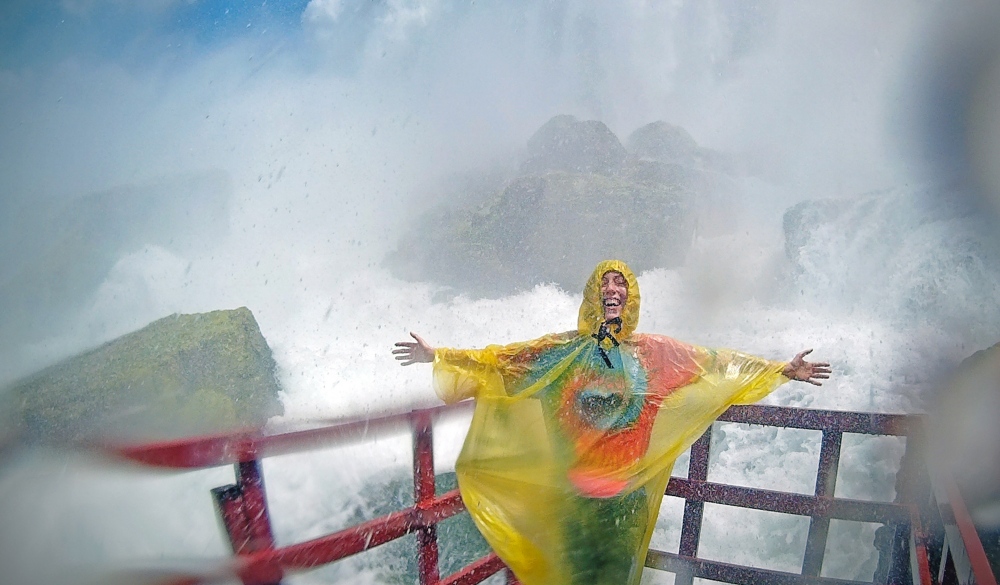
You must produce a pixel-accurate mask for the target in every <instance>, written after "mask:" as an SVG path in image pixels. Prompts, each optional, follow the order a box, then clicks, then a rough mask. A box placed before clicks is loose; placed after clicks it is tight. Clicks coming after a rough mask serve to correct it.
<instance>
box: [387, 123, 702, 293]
mask: <svg viewBox="0 0 1000 585" xmlns="http://www.w3.org/2000/svg"><path fill="white" fill-rule="evenodd" d="M703 177H704V172H703V171H701V170H698V169H693V168H690V167H685V166H683V165H681V164H678V163H676V162H669V161H662V160H654V159H648V158H638V157H635V156H631V155H629V154H628V152H627V151H626V150H625V149H624V147H622V146H621V143H620V142H619V141H618V138H617V137H616V136H615V135H614V134H613V133H612V132H611V131H610V130H609V129H608V128H607V126H605V125H604V124H603V123H601V122H598V121H587V122H581V121H578V120H576V119H575V118H573V117H572V116H556V117H555V118H553V119H552V120H550V121H549V122H547V123H546V124H545V125H544V126H542V127H541V128H540V129H539V130H538V131H537V132H536V133H535V135H534V136H532V138H531V140H529V142H528V154H527V158H526V160H525V162H524V163H523V164H522V165H521V169H520V172H519V173H518V174H516V175H515V176H512V177H509V178H507V179H506V181H504V182H503V184H502V186H501V187H499V188H498V189H496V190H495V191H493V192H490V193H487V194H485V195H484V196H482V197H480V198H478V199H476V198H460V197H456V198H455V199H459V200H462V203H461V204H458V205H454V204H453V205H451V206H448V205H442V206H438V207H435V208H432V209H430V210H429V211H428V212H427V213H425V214H424V216H423V217H421V218H420V219H418V220H417V221H416V222H415V223H414V225H413V226H412V227H411V229H410V231H409V233H406V234H404V236H403V237H402V238H401V240H400V241H401V245H400V247H399V248H398V249H397V250H396V251H394V252H393V253H391V254H390V255H389V256H388V257H387V258H386V264H387V266H388V267H389V268H390V269H391V270H392V271H393V272H394V273H395V274H396V275H397V276H399V277H401V278H405V279H409V280H423V281H433V282H437V283H441V284H445V285H449V286H451V287H454V288H455V289H457V290H458V291H460V292H463V293H469V294H473V295H487V296H489V295H498V294H507V293H510V292H514V291H517V290H524V289H527V288H530V287H532V286H534V285H536V284H539V283H554V284H557V285H559V286H561V287H563V288H564V289H566V290H571V291H578V290H580V289H581V288H582V286H583V284H584V281H585V280H586V278H587V277H588V276H589V274H590V271H591V270H592V269H593V267H594V265H595V264H596V263H597V262H599V261H601V260H605V259H608V258H619V259H622V260H625V261H626V262H629V263H630V265H631V266H632V267H633V268H634V269H635V270H637V271H643V270H648V269H652V268H658V267H671V266H676V265H679V264H681V263H682V262H683V260H684V257H685V255H686V253H687V250H688V249H689V247H690V242H691V238H692V236H693V233H694V227H695V223H696V219H695V216H694V213H693V211H692V206H691V205H690V203H691V202H692V201H695V200H698V199H699V197H700V196H702V195H703V193H700V192H699V189H701V188H702V187H703V186H704V185H705V184H706V183H705V181H704V178H703Z"/></svg>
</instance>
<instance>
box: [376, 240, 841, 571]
mask: <svg viewBox="0 0 1000 585" xmlns="http://www.w3.org/2000/svg"><path fill="white" fill-rule="evenodd" d="M638 320H639V287H638V283H637V281H636V278H635V275H634V274H633V273H632V271H631V270H629V268H628V266H626V265H625V263H624V262H620V261H617V260H609V261H605V262H602V263H600V264H599V265H598V266H597V268H596V269H595V270H594V273H593V274H592V275H591V277H590V279H589V280H588V282H587V285H586V287H585V290H584V294H583V304H582V305H581V307H580V314H579V319H578V322H577V329H576V330H575V331H569V332H566V333H560V334H553V335H546V336H544V337H542V338H539V339H536V340H534V341H528V342H524V343H515V344H511V345H506V346H497V345H491V346H489V347H486V348H485V349H481V350H461V349H442V348H437V349H435V348H434V347H432V346H430V345H429V344H428V343H427V342H426V341H424V340H423V339H422V338H421V337H420V336H418V335H416V334H413V333H411V334H410V335H411V336H412V337H413V338H414V340H415V341H412V342H409V341H403V342H399V343H397V344H396V346H397V349H395V350H393V353H394V354H396V359H397V360H399V361H401V362H402V365H404V366H406V365H410V364H413V363H430V362H433V364H434V387H435V390H436V391H437V393H438V395H439V396H440V397H441V398H442V399H443V400H444V401H445V402H448V403H451V402H457V401H459V400H464V399H466V398H475V399H476V409H475V414H474V415H473V420H472V426H471V427H470V429H469V433H468V435H467V436H466V440H465V445H464V446H463V448H462V453H461V454H460V455H459V458H458V462H457V463H456V473H457V475H458V482H459V488H460V489H461V492H462V499H463V500H464V502H465V505H466V507H467V508H468V510H469V513H470V514H471V515H472V518H473V520H474V521H475V523H476V525H477V526H478V527H479V530H480V531H481V532H482V533H483V536H484V537H485V538H486V540H487V541H488V542H489V543H490V545H491V546H492V547H493V549H494V550H495V551H496V553H497V554H498V555H499V556H500V558H501V559H503V560H504V562H506V563H507V565H508V566H509V567H510V568H511V569H512V570H513V571H514V573H515V574H516V575H517V577H518V579H519V580H520V581H521V582H522V583H524V585H536V584H537V585H543V584H546V585H553V584H567V585H569V584H574V585H575V584H579V585H593V584H608V585H622V584H637V583H638V582H639V579H640V577H641V574H642V567H643V564H644V562H645V557H646V550H647V549H648V547H649V539H650V537H651V536H652V533H653V527H654V524H655V522H656V516H657V513H658V511H659V507H660V500H661V499H662V497H663V492H664V489H665V488H666V484H667V481H668V480H669V479H670V472H671V469H672V468H673V464H674V460H675V459H676V458H677V457H678V456H679V455H680V454H681V453H683V452H684V451H685V450H686V449H687V448H688V447H689V446H690V445H691V443H693V442H694V441H695V440H697V439H698V437H700V436H701V435H702V433H704V431H705V429H706V428H708V426H709V425H711V424H712V421H714V420H715V419H716V417H718V416H719V415H720V414H722V413H723V412H724V411H725V410H726V409H727V408H729V407H730V406H731V405H733V404H747V403H751V402H756V401H757V400H760V399H761V398H763V397H764V396H766V395H767V394H769V393H770V392H771V391H772V390H774V389H775V388H777V387H778V386H779V385H781V384H782V383H784V382H786V381H787V380H790V379H791V380H799V381H803V382H809V383H811V384H814V385H816V386H819V385H821V382H820V381H819V380H821V379H825V378H829V377H830V371H831V370H830V365H829V364H827V363H810V362H806V361H805V360H804V359H803V357H804V356H805V355H806V354H808V353H809V352H810V351H812V350H806V351H803V352H801V353H799V354H798V355H796V356H795V357H794V358H793V359H792V360H791V361H790V362H773V361H769V360H765V359H762V358H758V357H754V356H750V355H746V354H743V353H740V352H736V351H732V350H725V349H720V350H713V349H707V348H703V347H696V346H692V345H688V344H685V343H682V342H679V341H677V340H674V339H671V338H669V337H665V336H661V335H648V334H637V333H634V331H635V327H636V324H637V323H638Z"/></svg>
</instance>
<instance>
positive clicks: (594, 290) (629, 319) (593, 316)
mask: <svg viewBox="0 0 1000 585" xmlns="http://www.w3.org/2000/svg"><path fill="white" fill-rule="evenodd" d="M612 271H614V272H620V273H621V274H622V276H624V277H625V281H626V282H628V299H627V300H626V301H625V306H624V307H623V308H622V330H621V333H620V334H617V335H615V337H617V338H618V339H625V338H627V337H628V336H629V335H632V333H633V332H634V331H635V328H636V326H637V325H638V324H639V282H638V281H637V280H636V278H635V274H634V273H633V272H632V270H631V269H630V268H629V267H628V265H627V264H625V263H624V262H622V261H621V260H605V261H604V262H601V263H600V264H598V265H597V268H594V272H593V273H592V274H591V275H590V279H588V280H587V284H586V286H584V288H583V304H581V305H580V317H579V319H578V320H577V330H578V331H579V333H580V335H584V336H588V337H589V336H591V335H594V334H596V333H597V332H598V329H600V327H601V323H603V322H604V303H603V300H602V299H601V279H602V278H603V277H604V275H605V274H606V273H608V272H612Z"/></svg>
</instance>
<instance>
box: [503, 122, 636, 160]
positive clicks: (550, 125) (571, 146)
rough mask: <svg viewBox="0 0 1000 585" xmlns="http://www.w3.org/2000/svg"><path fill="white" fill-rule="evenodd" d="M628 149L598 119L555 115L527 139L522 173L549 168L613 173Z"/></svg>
mask: <svg viewBox="0 0 1000 585" xmlns="http://www.w3.org/2000/svg"><path fill="white" fill-rule="evenodd" d="M626 155H627V152H626V151H625V147H623V146H622V143H621V142H620V141H619V140H618V137H617V136H615V134H614V133H613V132H612V131H611V130H610V129H609V128H608V127H607V126H605V125H604V123H603V122H599V121H597V120H587V121H580V120H577V119H576V118H575V117H573V116H567V115H563V116H556V117H554V118H552V119H551V120H549V121H548V122H546V123H545V124H544V125H543V126H542V127H541V128H539V129H538V131H536V132H535V134H534V135H533V136H532V137H531V138H530V139H528V158H527V160H526V161H525V162H524V164H523V165H522V166H521V172H522V174H526V175H531V174H540V173H546V172H549V171H566V172H569V173H600V174H605V175H607V174H611V173H614V172H615V171H617V170H618V169H619V168H621V166H622V163H623V162H624V161H625V157H626Z"/></svg>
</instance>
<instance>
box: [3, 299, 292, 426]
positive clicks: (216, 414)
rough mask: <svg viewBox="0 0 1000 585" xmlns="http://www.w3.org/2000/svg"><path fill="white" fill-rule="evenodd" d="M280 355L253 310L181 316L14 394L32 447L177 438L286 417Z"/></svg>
mask: <svg viewBox="0 0 1000 585" xmlns="http://www.w3.org/2000/svg"><path fill="white" fill-rule="evenodd" d="M279 390H280V387H279V385H278V382H277V379H276V378H275V362H274V358H273V357H272V355H271V350H270V348H269V347H268V345H267V342H266V341H265V340H264V337H263V336H262V335H261V333H260V328H259V327H258V326H257V321H256V320H255V319H254V317H253V314H252V313H251V312H250V310H249V309H247V308H246V307H241V308H239V309H234V310H228V311H213V312H210V313H202V314H193V315H172V316H169V317H165V318H163V319H160V320H158V321H154V322H153V323H151V324H149V325H147V326H146V327H145V328H143V329H140V330H139V331H135V332H133V333H129V334H127V335H124V336H122V337H119V338H118V339H115V340H113V341H110V342H108V343H106V344H104V345H102V346H101V347H98V348H96V349H94V350H91V351H89V352H87V353H84V354H82V355H79V356H76V357H73V358H70V359H67V360H65V361H63V362H61V363H59V364H56V365H54V366H51V367H49V368H47V369H45V370H42V371H41V372H38V373H36V374H34V375H32V376H29V377H28V378H26V379H24V380H21V381H20V382H17V383H15V384H13V385H12V386H11V387H10V388H9V389H7V390H6V392H5V393H4V394H5V399H6V400H7V401H8V407H9V408H8V413H7V414H8V416H11V417H13V418H14V420H15V421H16V423H17V424H18V426H19V427H20V431H21V434H22V436H23V437H24V438H26V439H28V440H41V441H64V440H79V439H85V438H94V437H104V438H107V437H114V438H123V437H133V438H139V437H141V438H144V439H151V438H169V437H180V436H185V435H191V434H204V433H214V432H221V431H227V430H235V429H256V428H261V427H262V426H263V425H264V424H265V423H266V421H267V420H268V418H270V417H272V416H275V415H278V414H282V412H283V407H282V405H281V402H280V400H279V397H278V392H279Z"/></svg>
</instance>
